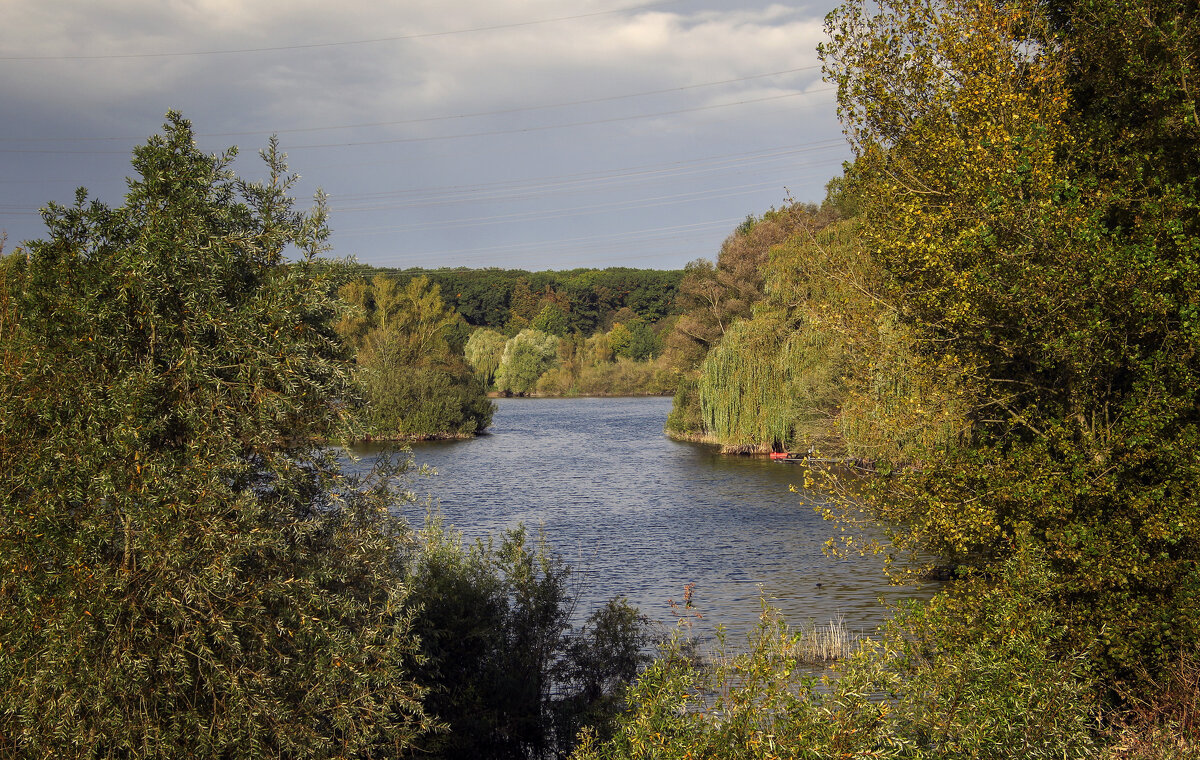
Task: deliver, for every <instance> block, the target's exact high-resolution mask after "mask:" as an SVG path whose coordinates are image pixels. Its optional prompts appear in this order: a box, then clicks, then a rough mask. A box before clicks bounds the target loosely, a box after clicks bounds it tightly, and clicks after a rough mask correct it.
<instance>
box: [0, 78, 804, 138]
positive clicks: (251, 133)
mask: <svg viewBox="0 0 1200 760" xmlns="http://www.w3.org/2000/svg"><path fill="white" fill-rule="evenodd" d="M819 68H820V66H819V65H812V66H800V67H797V68H794V69H783V70H781V71H768V72H766V73H763V74H750V75H747V76H744V77H735V78H732V79H721V80H717V81H714V82H700V83H697V84H689V85H681V86H679V87H667V88H663V89H661V90H644V91H642V92H630V93H625V94H623V95H605V96H603V97H598V98H585V99H582V100H565V101H561V102H558V103H542V104H539V105H533V106H520V107H517V108H505V109H500V110H495V111H473V112H468V113H460V114H450V115H448V116H426V117H422V118H416V119H395V120H391V121H373V122H361V123H358V124H334V125H330V126H324V127H295V128H291V129H274V130H272V129H256V130H245V131H240V132H197V133H196V136H197V137H257V136H262V135H288V134H301V133H306V132H327V131H334V130H341V129H369V128H377V127H399V126H405V125H409V124H428V123H433V122H439V121H454V120H458V119H474V118H482V117H488V116H510V115H512V114H515V113H526V112H529V111H545V110H549V109H551V108H568V107H572V106H582V105H593V104H596V103H609V102H612V101H614V100H627V99H629V98H641V97H649V96H651V95H669V94H671V93H675V92H686V91H688V90H698V89H701V88H704V87H719V86H721V85H726V84H737V83H739V82H750V81H753V80H755V79H767V78H770V77H778V76H783V75H785V74H797V73H799V72H801V71H812V70H814V69H819ZM821 91H824V90H821ZM814 92H816V90H814ZM141 139H143V137H141V136H126V137H0V143H11V142H30V143H56V142H122V141H123V142H128V141H131V140H141Z"/></svg>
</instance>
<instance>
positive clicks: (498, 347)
mask: <svg viewBox="0 0 1200 760" xmlns="http://www.w3.org/2000/svg"><path fill="white" fill-rule="evenodd" d="M505 342H507V339H506V338H505V337H504V336H503V335H502V334H501V333H498V332H496V331H495V330H490V329H488V328H486V327H481V328H479V329H478V330H476V331H475V332H473V333H471V337H470V338H468V339H467V344H466V346H464V350H463V353H464V355H465V356H466V358H467V361H468V362H469V363H470V364H471V366H472V367H474V368H475V372H476V373H477V374H478V375H479V376H480V377H481V378H483V382H484V385H486V386H488V387H491V385H492V382H493V381H494V380H495V379H496V370H498V369H500V359H501V357H502V356H504V344H505Z"/></svg>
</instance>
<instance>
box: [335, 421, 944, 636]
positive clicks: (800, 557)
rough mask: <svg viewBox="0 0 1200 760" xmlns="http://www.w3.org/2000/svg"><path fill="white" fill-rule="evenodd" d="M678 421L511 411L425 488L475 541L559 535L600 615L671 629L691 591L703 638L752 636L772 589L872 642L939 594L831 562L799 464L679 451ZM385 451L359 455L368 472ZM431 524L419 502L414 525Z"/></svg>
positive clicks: (436, 454)
mask: <svg viewBox="0 0 1200 760" xmlns="http://www.w3.org/2000/svg"><path fill="white" fill-rule="evenodd" d="M670 408H671V400H670V399H669V398H573V399H498V400H497V411H496V415H495V418H494V420H493V424H492V427H491V428H490V429H489V432H488V434H487V435H483V436H480V437H478V438H475V439H472V440H467V441H453V442H437V443H424V444H418V445H415V446H414V447H413V449H414V454H415V457H416V461H417V463H418V464H422V463H423V464H428V465H430V466H432V467H433V468H435V469H436V471H437V474H436V475H434V476H428V477H420V478H417V479H415V480H414V482H413V484H412V486H411V488H412V490H413V491H415V492H416V493H418V494H420V495H425V494H427V495H428V496H429V497H431V498H432V499H433V501H434V503H435V504H436V505H437V507H438V509H439V510H440V512H441V514H442V515H443V517H444V519H445V521H446V523H447V524H449V525H452V526H454V527H455V528H456V529H458V530H461V531H462V532H463V533H464V535H465V536H466V537H467V538H468V539H474V538H477V537H487V536H488V535H498V534H499V533H500V532H502V531H504V530H505V529H508V528H512V527H515V526H516V525H518V524H520V523H524V524H525V525H526V526H527V527H529V528H531V529H534V530H536V529H537V528H539V527H541V528H542V529H544V530H545V533H546V536H547V539H548V541H549V543H550V545H551V546H552V547H554V549H555V550H556V551H557V552H558V553H559V554H561V555H562V556H563V557H564V558H565V559H566V560H567V561H568V562H569V563H570V564H571V565H572V567H573V571H572V575H571V578H572V584H573V586H574V587H575V588H576V589H577V590H578V592H579V594H580V597H581V600H580V609H582V610H585V611H587V610H591V609H594V608H595V607H596V606H598V605H599V604H600V603H602V602H603V601H604V600H605V599H607V598H609V597H611V596H614V595H623V596H625V597H627V598H628V599H629V600H630V602H632V603H633V604H635V605H637V606H638V607H639V608H641V610H642V611H643V612H644V613H646V614H648V615H649V616H650V617H652V618H654V619H657V620H660V621H662V622H664V623H668V624H669V623H671V622H672V621H673V617H672V612H671V609H670V607H669V605H668V600H670V599H675V600H676V601H679V600H681V599H682V596H683V590H684V587H685V586H686V585H687V584H689V583H691V584H695V591H694V601H695V605H696V608H697V609H698V610H699V611H700V612H701V613H702V614H703V615H704V616H705V617H704V621H702V622H701V623H700V626H701V627H702V629H710V628H711V626H713V625H715V624H718V623H719V624H722V625H725V626H726V627H727V628H728V629H729V630H730V631H731V633H733V634H735V635H737V634H740V633H742V632H744V631H746V630H748V629H749V628H750V627H752V626H753V625H754V623H755V622H756V621H757V619H758V615H759V612H760V602H759V599H760V589H761V593H763V594H765V595H766V596H767V597H768V598H769V599H771V601H772V604H774V605H775V606H776V607H778V608H779V609H780V610H781V611H782V612H783V613H784V614H785V615H786V616H787V618H788V619H789V621H791V622H793V623H796V624H805V623H810V622H816V623H820V624H823V623H825V622H826V621H828V620H830V619H832V618H838V617H841V618H842V619H843V621H844V623H845V625H846V626H847V627H848V628H850V629H851V630H852V631H868V632H869V631H871V630H873V629H874V628H875V627H876V626H878V625H879V624H880V623H881V622H882V621H883V620H884V619H885V617H886V615H887V611H886V609H885V607H884V606H883V604H882V603H881V602H888V603H892V602H895V601H897V600H899V599H902V598H906V597H926V596H928V595H929V593H931V591H930V590H928V589H926V590H923V591H922V590H914V589H911V588H896V587H891V586H889V585H888V583H887V579H886V578H885V577H884V575H883V572H882V560H881V559H879V558H876V557H866V558H861V557H855V558H849V559H833V558H830V557H827V556H826V555H825V554H824V553H823V552H822V545H823V544H824V542H825V540H826V539H827V538H828V537H829V536H830V535H831V534H832V531H833V530H834V528H833V526H832V524H830V523H828V522H825V521H824V520H822V519H821V517H820V515H819V514H817V513H816V512H815V511H814V509H813V507H812V505H811V502H812V501H813V500H814V497H812V496H810V495H808V494H805V493H803V492H801V493H799V494H797V493H793V492H791V491H790V490H789V485H792V484H795V485H796V486H797V487H798V488H799V487H801V486H802V481H803V473H802V471H801V470H800V468H799V467H798V466H797V465H795V464H787V463H779V462H772V461H770V460H768V459H765V458H757V457H728V456H721V455H719V454H717V453H716V451H715V449H713V448H712V447H709V446H705V445H701V444H690V443H678V442H675V441H671V440H669V439H668V438H666V437H665V436H664V435H663V432H662V430H663V423H664V422H665V421H666V417H667V413H668V412H669V411H670ZM379 450H380V449H379V448H378V447H374V446H371V445H364V446H360V447H358V448H357V449H356V453H357V454H358V455H359V456H360V457H362V460H361V462H360V463H359V465H358V466H357V467H361V466H365V465H368V464H370V463H371V461H372V460H373V458H374V457H376V456H378V452H379ZM357 467H356V469H357ZM424 513H425V507H424V506H423V505H422V504H420V503H418V504H414V505H412V506H411V507H410V514H409V517H410V519H411V520H412V521H413V522H414V523H419V522H420V521H421V520H423V519H424Z"/></svg>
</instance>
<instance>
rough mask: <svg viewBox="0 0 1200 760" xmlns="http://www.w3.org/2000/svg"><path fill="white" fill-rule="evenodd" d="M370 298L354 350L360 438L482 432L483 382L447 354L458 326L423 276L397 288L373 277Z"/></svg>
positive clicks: (486, 419)
mask: <svg viewBox="0 0 1200 760" xmlns="http://www.w3.org/2000/svg"><path fill="white" fill-rule="evenodd" d="M370 292H371V296H372V301H373V302H374V305H375V310H374V314H373V318H372V321H373V322H374V323H375V324H376V325H377V326H375V327H374V328H373V329H371V330H370V331H369V332H367V333H366V337H365V338H364V339H363V342H362V345H361V346H360V348H359V351H358V364H359V381H360V382H361V383H362V387H363V390H364V393H365V395H366V399H367V411H366V416H367V423H368V425H367V429H368V434H369V435H372V436H375V437H381V438H433V437H441V436H470V435H474V434H476V433H479V432H482V431H483V430H484V429H486V428H487V427H488V425H490V424H491V421H492V413H493V411H494V405H493V404H492V402H491V401H489V400H488V398H487V386H486V384H485V383H484V381H483V378H482V377H480V376H478V375H477V373H475V372H473V371H472V370H471V368H470V367H469V366H468V365H467V363H466V362H465V361H464V360H463V358H462V357H461V356H460V355H459V354H458V353H457V352H456V351H455V350H454V349H453V348H452V347H451V343H450V340H451V338H455V339H456V340H457V337H456V336H457V333H458V328H459V327H460V326H461V325H462V324H463V323H462V319H461V317H459V316H458V315H457V314H456V313H454V311H453V310H451V309H449V308H447V307H446V306H445V304H444V303H443V302H442V299H441V294H440V292H439V290H438V286H437V285H435V284H431V283H430V282H429V281H428V280H427V279H425V278H423V277H415V278H413V279H411V280H409V281H408V282H407V283H406V284H405V285H403V286H401V285H400V284H399V283H398V282H397V281H395V280H392V279H390V278H387V277H383V276H377V277H375V279H374V280H373V281H372V286H371V288H370ZM342 293H343V295H345V294H346V288H345V287H343V289H342ZM352 294H353V293H352ZM343 324H344V323H343Z"/></svg>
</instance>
